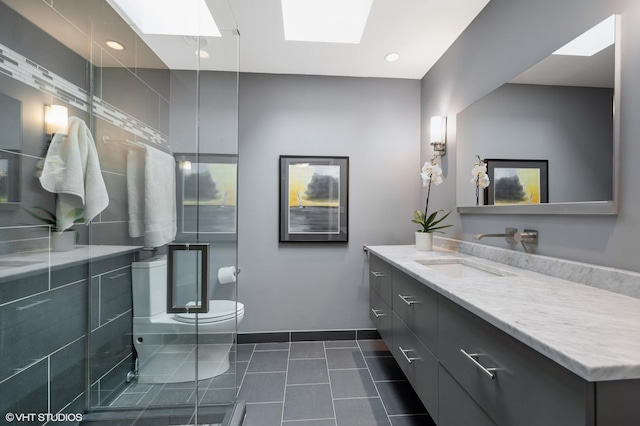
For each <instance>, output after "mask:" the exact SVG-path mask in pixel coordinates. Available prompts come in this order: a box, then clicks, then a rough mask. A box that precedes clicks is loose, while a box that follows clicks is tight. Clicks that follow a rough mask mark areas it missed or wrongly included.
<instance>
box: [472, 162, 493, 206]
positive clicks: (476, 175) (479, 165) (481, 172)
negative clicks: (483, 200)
mask: <svg viewBox="0 0 640 426" xmlns="http://www.w3.org/2000/svg"><path fill="white" fill-rule="evenodd" d="M476 158H477V159H478V161H477V162H476V163H475V164H474V165H473V168H472V169H471V174H472V175H473V177H472V178H471V181H470V182H471V183H472V184H474V185H475V187H476V206H477V205H478V204H479V203H480V188H482V189H485V188H487V187H489V185H490V184H491V181H490V180H489V176H488V175H487V163H485V162H484V161H483V160H482V159H481V158H480V156H479V155H476Z"/></svg>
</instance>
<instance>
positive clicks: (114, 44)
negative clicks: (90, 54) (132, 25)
mask: <svg viewBox="0 0 640 426" xmlns="http://www.w3.org/2000/svg"><path fill="white" fill-rule="evenodd" d="M104 44H106V45H107V46H108V47H110V48H112V49H113V50H124V44H122V43H118V42H117V41H115V40H107V41H106V42H105V43H104Z"/></svg>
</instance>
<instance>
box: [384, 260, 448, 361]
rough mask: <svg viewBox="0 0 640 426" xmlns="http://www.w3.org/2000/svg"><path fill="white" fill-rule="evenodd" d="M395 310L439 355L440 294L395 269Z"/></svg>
mask: <svg viewBox="0 0 640 426" xmlns="http://www.w3.org/2000/svg"><path fill="white" fill-rule="evenodd" d="M392 274H393V279H392V281H393V297H394V299H393V310H394V312H396V313H397V314H398V316H399V317H400V318H401V319H402V321H404V323H405V324H406V325H407V326H408V327H409V328H410V329H411V330H412V331H413V332H414V333H415V335H416V336H417V337H418V339H420V341H422V343H424V345H425V346H427V347H428V348H429V349H430V350H431V352H433V353H438V349H437V348H438V294H437V293H436V292H435V291H433V290H431V289H430V288H428V287H427V286H425V285H424V284H422V283H420V282H418V281H416V280H415V279H413V278H411V277H410V276H409V275H407V274H405V273H403V272H400V271H399V270H397V269H394V270H393V272H392Z"/></svg>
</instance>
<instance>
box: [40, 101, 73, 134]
mask: <svg viewBox="0 0 640 426" xmlns="http://www.w3.org/2000/svg"><path fill="white" fill-rule="evenodd" d="M68 128H69V112H68V111H67V107H65V106H62V105H45V106H44V129H45V133H46V134H47V139H48V141H49V142H50V141H51V139H53V135H55V134H56V133H61V134H64V135H66V134H67V131H68Z"/></svg>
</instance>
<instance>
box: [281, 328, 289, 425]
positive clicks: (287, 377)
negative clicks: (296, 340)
mask: <svg viewBox="0 0 640 426" xmlns="http://www.w3.org/2000/svg"><path fill="white" fill-rule="evenodd" d="M289 337H291V336H289ZM290 354H291V342H289V349H288V350H287V369H286V371H285V372H284V390H283V392H282V393H283V395H282V414H281V415H280V425H281V426H282V424H283V423H284V404H286V402H287V380H289V355H290Z"/></svg>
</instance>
